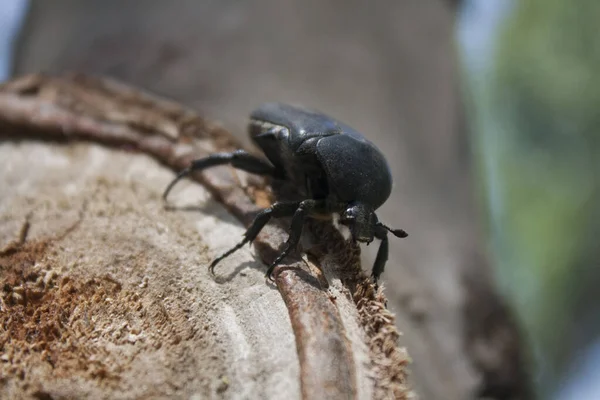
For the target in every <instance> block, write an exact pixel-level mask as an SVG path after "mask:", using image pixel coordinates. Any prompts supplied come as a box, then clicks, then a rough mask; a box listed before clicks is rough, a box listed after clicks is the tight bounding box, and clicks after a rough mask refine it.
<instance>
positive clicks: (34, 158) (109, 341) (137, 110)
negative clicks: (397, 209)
mask: <svg viewBox="0 0 600 400" xmlns="http://www.w3.org/2000/svg"><path fill="white" fill-rule="evenodd" d="M0 138H3V139H4V141H3V144H2V146H0V153H1V155H0V156H1V157H2V159H3V160H5V165H6V168H5V171H4V173H3V175H2V177H1V179H2V181H0V184H1V187H2V188H3V190H2V197H1V198H0V207H1V208H0V219H1V220H2V221H3V223H2V230H1V231H0V233H1V237H2V239H3V243H5V244H4V247H3V248H2V250H1V252H0V274H1V275H0V276H1V279H2V283H3V287H2V304H1V306H2V309H1V312H0V320H1V323H2V325H3V327H4V328H5V330H4V332H3V333H2V335H1V336H0V346H1V348H2V353H3V358H2V361H3V363H2V364H1V365H0V366H1V367H2V369H1V370H0V371H1V372H2V389H1V390H2V392H3V394H4V396H7V397H23V396H26V395H29V396H33V397H43V396H47V397H48V396H50V397H51V398H65V397H67V398H70V397H77V398H78V397H94V398H100V397H104V398H141V397H143V398H148V397H173V396H174V397H187V398H189V397H190V396H199V397H200V398H207V397H225V398H247V397H252V398H282V397H285V398H304V399H318V398H324V397H325V398H359V399H370V398H408V397H410V396H411V392H410V391H409V389H408V387H407V385H406V365H407V363H408V357H407V355H406V352H405V351H404V350H403V349H402V348H399V347H398V344H397V339H398V332H397V331H396V328H395V327H394V317H393V316H392V315H391V314H390V313H389V312H388V311H387V310H386V309H385V307H384V305H383V304H384V303H385V298H384V297H383V295H382V293H381V292H380V291H379V292H377V291H375V289H374V287H373V286H372V285H371V283H370V282H369V280H368V279H367V278H366V277H365V275H364V274H363V273H362V271H361V270H360V258H359V257H360V251H359V249H358V247H356V246H352V245H350V244H348V243H347V242H345V241H344V240H343V239H342V238H341V236H340V235H339V234H338V233H337V231H336V230H335V229H333V228H332V227H331V226H328V225H326V224H320V225H316V226H315V227H314V229H313V232H314V233H313V235H312V236H311V235H308V236H309V237H308V238H307V245H306V246H305V248H306V250H308V251H309V253H310V254H311V255H310V261H309V260H308V258H307V257H304V259H297V261H293V262H292V263H291V264H289V265H287V266H285V267H282V268H279V269H278V270H276V273H277V278H276V289H278V290H279V292H280V294H281V296H280V295H279V294H278V293H277V291H276V290H274V289H275V287H274V286H273V285H269V284H265V280H264V277H263V264H261V263H260V261H257V260H253V258H252V255H251V251H249V250H247V249H244V250H243V251H240V252H239V253H236V254H235V255H234V256H232V257H231V258H228V259H227V261H226V262H223V266H222V271H220V272H221V277H220V279H219V282H218V283H217V282H214V281H213V280H212V279H211V278H210V277H209V275H208V273H207V270H206V266H207V265H208V263H209V261H210V257H211V256H213V255H214V254H217V253H219V252H222V251H223V250H225V249H227V248H229V247H231V246H232V245H233V244H235V243H236V242H237V241H238V240H239V237H240V236H241V233H242V232H243V230H242V228H241V227H240V226H238V224H236V223H235V221H233V220H232V218H231V216H230V215H229V213H228V212H227V211H225V210H224V209H223V208H222V207H221V206H220V205H219V204H217V203H215V202H214V201H213V200H211V197H210V195H209V192H210V193H211V194H213V195H214V196H215V197H217V198H218V199H220V201H221V203H222V204H223V205H224V206H225V207H227V209H228V211H229V212H230V213H232V214H234V215H235V216H236V217H238V218H239V219H240V220H241V221H242V222H244V223H246V224H248V223H249V222H250V221H251V219H252V216H253V214H254V213H255V212H256V211H257V209H258V207H257V205H255V202H256V203H262V206H266V205H268V199H269V198H270V197H271V195H270V193H269V192H268V191H267V190H266V188H265V183H264V182H262V181H260V180H257V179H252V177H250V176H247V175H244V174H241V173H239V174H237V173H234V172H232V171H227V170H225V171H223V170H221V171H218V170H215V171H208V172H206V173H204V174H202V175H199V176H198V178H199V179H200V180H201V181H202V182H203V183H204V185H205V187H206V188H208V191H207V190H205V189H202V188H200V187H198V186H193V185H187V186H186V187H185V189H183V190H177V193H176V196H175V204H176V205H175V207H173V209H172V210H171V211H170V212H169V210H165V209H164V208H163V206H162V202H161V199H160V194H161V191H162V190H163V189H164V187H165V185H166V183H168V181H169V179H171V178H172V174H170V173H169V172H168V171H167V170H166V169H165V168H162V167H160V165H159V164H158V163H156V161H160V162H162V163H163V164H166V165H167V166H170V167H172V168H176V169H180V168H181V167H182V166H184V165H187V163H188V161H189V160H190V158H192V157H197V156H199V155H202V154H206V152H207V151H217V150H227V149H230V148H232V146H233V145H235V142H234V141H233V139H232V138H231V137H230V135H228V134H227V132H225V131H224V130H223V129H221V128H219V127H218V126H215V125H211V124H209V123H207V122H206V121H204V120H203V119H201V118H199V117H198V116H196V115H195V114H193V113H192V112H191V111H189V110H187V109H185V108H183V107H180V106H177V105H176V104H174V103H171V102H167V101H164V100H161V99H158V98H155V97H152V96H149V95H146V94H144V93H141V92H139V91H136V90H133V89H131V88H129V87H126V86H123V85H121V84H117V83H115V82H111V81H107V80H99V79H94V78H89V77H84V76H80V75H78V76H70V77H65V78H49V77H45V76H28V77H25V78H23V79H19V80H16V81H13V82H9V83H7V84H4V85H3V86H1V87H0ZM27 139H39V140H45V141H59V142H62V143H50V144H43V145H42V144H39V143H31V142H29V141H28V140H27ZM82 140H85V141H88V142H96V143H102V144H104V145H109V146H112V147H116V148H119V149H121V150H124V149H125V150H126V149H130V150H132V151H131V152H129V153H127V152H124V151H108V150H106V149H104V148H101V147H98V146H96V145H93V144H81V143H79V144H78V142H80V141H82ZM144 154H145V155H144ZM148 156H150V157H153V158H154V161H153V160H152V159H151V158H150V157H148ZM240 180H242V181H244V182H246V183H245V184H244V185H242V186H240V184H239V182H240ZM182 186H183V185H182ZM284 233H285V232H284V230H283V229H281V227H278V226H271V227H269V229H266V231H265V233H264V234H261V235H260V236H259V238H258V239H257V243H256V244H257V250H258V256H259V258H261V259H262V260H264V261H267V262H268V261H269V260H270V259H272V258H273V257H274V255H275V254H276V253H275V252H276V249H277V247H278V246H279V245H280V243H281V241H282V239H284V238H285V236H284ZM311 243H318V244H319V245H314V244H313V245H311ZM311 266H312V267H311ZM317 266H322V267H323V268H322V271H323V275H321V274H320V273H319V271H320V270H321V268H320V267H317ZM314 276H319V277H320V279H317V278H315V277H314ZM282 299H283V301H282ZM284 303H285V305H287V309H286V307H285V305H284ZM288 314H289V318H288ZM290 321H291V324H290ZM294 340H295V346H294ZM296 349H297V352H296ZM298 378H299V379H298Z"/></svg>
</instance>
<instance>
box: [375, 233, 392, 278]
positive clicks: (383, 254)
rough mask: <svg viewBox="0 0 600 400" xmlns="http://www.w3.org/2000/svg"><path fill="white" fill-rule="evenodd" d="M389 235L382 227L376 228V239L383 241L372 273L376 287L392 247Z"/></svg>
mask: <svg viewBox="0 0 600 400" xmlns="http://www.w3.org/2000/svg"><path fill="white" fill-rule="evenodd" d="M387 234H388V233H387V230H386V229H385V228H383V227H382V226H377V227H376V228H375V237H376V238H377V239H379V240H381V243H380V244H379V250H377V257H375V263H374V264H373V271H372V273H371V276H372V277H373V281H374V282H375V285H377V280H378V279H379V277H380V276H381V274H382V273H383V270H384V268H385V263H386V262H387V260H388V254H389V248H390V245H389V240H388V235H387Z"/></svg>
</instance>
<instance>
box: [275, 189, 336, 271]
mask: <svg viewBox="0 0 600 400" xmlns="http://www.w3.org/2000/svg"><path fill="white" fill-rule="evenodd" d="M325 206H326V203H325V200H304V201H302V202H301V203H300V204H299V205H298V208H297V209H296V212H295V213H294V216H293V217H292V226H291V228H290V236H289V237H288V240H287V241H286V242H285V246H284V248H283V251H282V252H281V253H280V254H279V256H277V258H276V259H275V260H274V261H273V262H272V263H271V265H269V269H268V270H267V273H266V276H267V277H268V278H269V279H271V274H272V273H273V270H274V269H275V267H276V266H277V264H279V263H280V262H281V261H282V260H283V259H284V258H285V257H286V256H287V255H288V254H289V253H290V251H292V250H293V249H295V248H296V246H297V245H298V242H299V241H300V236H301V235H302V227H303V226H304V220H305V219H306V217H307V216H308V215H309V214H310V213H311V212H312V211H314V210H315V209H317V208H324V207H325Z"/></svg>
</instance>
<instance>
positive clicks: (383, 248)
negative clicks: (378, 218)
mask: <svg viewBox="0 0 600 400" xmlns="http://www.w3.org/2000/svg"><path fill="white" fill-rule="evenodd" d="M388 232H390V233H391V234H392V235H394V236H396V237H399V238H405V237H407V236H408V233H406V232H405V231H404V230H402V229H391V228H389V227H387V226H385V225H384V224H382V223H381V222H378V223H377V224H376V225H375V237H376V238H377V239H379V240H381V244H380V245H379V250H378V251H377V257H376V258H375V263H374V264H373V272H372V273H371V276H372V277H373V281H374V282H375V285H377V280H378V279H379V276H381V274H382V273H383V270H384V268H385V264H386V262H387V260H388V253H389V251H390V250H389V247H390V245H389V240H388Z"/></svg>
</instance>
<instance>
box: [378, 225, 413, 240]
mask: <svg viewBox="0 0 600 400" xmlns="http://www.w3.org/2000/svg"><path fill="white" fill-rule="evenodd" d="M377 225H379V226H381V227H382V228H385V229H386V230H387V231H388V232H391V233H392V235H394V236H396V237H399V238H405V237H407V236H408V233H406V231H405V230H404V229H392V228H390V227H389V226H386V225H384V224H382V223H381V222H378V223H377Z"/></svg>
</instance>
